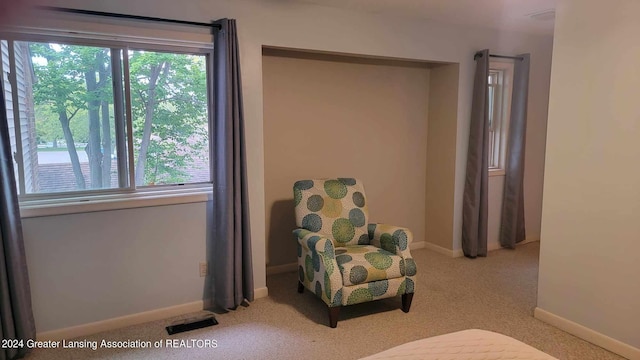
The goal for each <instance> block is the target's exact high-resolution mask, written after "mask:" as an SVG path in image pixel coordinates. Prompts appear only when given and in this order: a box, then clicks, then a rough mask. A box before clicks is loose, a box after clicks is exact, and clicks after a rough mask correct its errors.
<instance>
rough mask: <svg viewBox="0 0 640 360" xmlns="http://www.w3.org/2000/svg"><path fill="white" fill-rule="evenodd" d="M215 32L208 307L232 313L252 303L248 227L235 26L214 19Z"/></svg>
mask: <svg viewBox="0 0 640 360" xmlns="http://www.w3.org/2000/svg"><path fill="white" fill-rule="evenodd" d="M215 23H217V24H220V28H219V29H214V61H213V62H214V69H213V93H214V100H213V101H214V104H212V109H214V122H213V128H212V129H211V134H213V135H212V142H211V143H212V145H211V146H212V147H213V148H212V154H213V161H212V167H213V168H212V171H211V173H212V174H213V208H212V215H211V219H210V221H211V224H212V229H213V231H212V234H211V236H212V238H211V241H210V244H211V246H208V252H209V253H208V254H207V257H208V260H209V263H210V264H212V265H213V266H212V267H213V274H212V276H211V277H210V278H207V280H206V281H207V284H206V287H207V290H206V291H205V303H206V304H207V306H208V307H212V306H215V307H218V308H222V309H234V308H236V307H237V306H238V305H240V304H242V303H243V302H244V301H245V300H248V301H253V298H254V290H253V267H252V258H251V228H250V226H249V198H248V192H247V161H246V151H245V147H246V143H245V136H244V113H243V108H242V81H241V78H240V57H239V48H238V37H237V32H236V21H235V20H231V19H222V20H218V21H216V22H215Z"/></svg>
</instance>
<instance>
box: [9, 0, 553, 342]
mask: <svg viewBox="0 0 640 360" xmlns="http://www.w3.org/2000/svg"><path fill="white" fill-rule="evenodd" d="M42 1H43V2H45V0H42ZM46 2H47V5H52V6H63V7H71V8H79V9H90V10H97V11H108V12H117V13H125V14H139V15H147V16H156V17H168V18H177V19H184V20H193V21H203V22H209V21H211V20H212V19H218V18H222V17H228V18H234V19H237V21H238V36H239V41H240V49H239V51H240V58H241V67H242V80H243V87H242V90H243V94H244V115H245V121H246V139H247V144H248V146H247V149H246V150H247V168H248V169H247V170H248V176H249V200H250V204H251V205H250V215H251V236H252V248H253V271H254V279H255V287H256V289H258V290H261V292H262V293H263V294H264V293H265V292H266V266H265V259H266V255H267V249H266V242H267V239H266V238H265V233H267V230H266V228H267V225H266V224H265V218H266V211H267V207H266V204H265V203H266V193H265V189H266V187H267V186H268V185H267V182H266V181H265V171H266V167H265V163H264V161H265V158H264V150H265V148H264V141H265V139H266V135H265V134H264V131H263V130H264V126H265V125H266V122H265V121H264V118H263V108H264V106H263V96H264V95H265V94H264V93H263V84H262V82H263V70H262V66H263V62H262V58H263V56H262V48H263V46H278V47H286V48H297V49H310V50H320V51H329V52H339V53H352V54H359V55H367V56H383V57H395V58H407V59H419V60H425V61H429V60H430V61H444V62H449V63H459V64H460V72H459V78H458V88H459V90H460V91H459V94H458V104H457V110H458V112H457V113H458V115H457V125H456V126H457V128H456V138H457V141H456V159H455V161H456V166H455V187H454V189H455V194H454V211H453V214H454V220H453V228H454V230H453V237H452V239H451V242H452V243H453V248H454V249H459V248H460V232H461V231H460V229H461V222H462V220H461V218H462V217H461V204H462V191H463V188H464V171H465V164H466V152H467V139H468V134H469V113H470V108H471V91H472V90H471V89H472V86H473V72H474V61H473V53H474V52H475V51H477V50H480V49H483V48H490V49H491V50H492V52H495V53H498V54H507V55H509V54H517V53H522V52H531V63H532V68H531V83H530V90H531V91H530V97H529V124H531V123H532V122H535V123H540V124H545V123H546V111H544V109H546V105H547V97H548V78H549V69H550V66H549V65H550V64H549V59H550V58H551V45H552V37H551V36H538V35H527V34H522V33H516V32H501V31H497V30H491V29H478V28H472V27H465V26H454V25H446V24H441V23H437V22H431V21H426V20H418V19H408V18H399V17H394V16H390V15H388V14H369V13H362V12H355V11H349V10H342V9H335V8H329V7H323V6H315V5H310V4H300V3H294V2H290V1H239V0H233V1H231V0H185V1H175V0H154V1H153V6H149V1H131V0H110V1H101V2H100V1H94V2H87V1H86V0H46ZM50 18H51V15H40V16H37V17H33V18H31V19H30V20H21V21H20V23H21V24H25V25H27V24H29V23H32V24H34V25H36V26H43V27H48V28H62V29H77V30H82V29H84V30H85V31H101V30H106V31H108V32H109V31H110V30H111V29H113V28H112V27H111V28H107V27H106V26H105V24H104V21H100V20H98V19H97V18H94V17H90V18H89V19H87V20H86V21H83V22H81V23H78V22H74V23H70V22H68V21H67V22H61V21H49V19H50ZM45 22H46V23H45ZM115 23H116V25H122V23H123V22H122V21H118V22H115ZM118 27H119V26H118ZM136 28H137V29H136V31H135V32H134V34H141V35H143V36H150V37H159V38H167V37H173V36H176V35H179V37H188V38H194V40H195V39H196V38H197V39H202V40H203V41H210V39H211V36H210V35H209V34H208V32H207V31H206V30H204V31H198V30H196V29H194V28H191V27H190V28H186V29H182V30H181V33H180V34H176V33H175V31H171V33H170V34H168V36H165V35H167V34H166V33H159V32H158V31H157V26H156V25H155V24H153V25H151V24H145V25H143V26H136ZM114 32H117V31H114ZM194 32H198V33H199V34H200V36H196V37H194V36H192V33H194ZM545 84H547V87H546V88H545V86H544V85H545ZM533 89H536V90H535V91H534V90H533ZM532 111H535V113H532ZM530 134H532V133H530ZM535 136H536V137H537V139H538V140H537V143H538V144H540V143H544V133H542V134H540V133H538V134H536V135H535ZM532 143H534V142H532V141H531V138H530V137H529V135H528V136H527V151H529V144H532ZM541 149H542V150H543V148H540V147H539V146H538V148H536V152H535V153H532V154H531V156H533V157H535V158H537V159H542V156H543V151H541ZM526 156H527V161H528V164H532V163H538V166H537V167H536V168H535V169H533V170H532V171H531V173H533V174H536V176H541V173H542V168H541V167H540V166H539V164H540V163H542V160H538V161H537V162H535V161H529V160H530V159H529V154H528V153H527V155H526ZM528 169H529V165H527V168H526V169H525V173H529V170H528ZM528 179H529V178H527V179H525V196H527V195H526V191H527V190H526V188H527V186H528V185H527V184H528ZM534 185H535V186H534V187H532V188H530V190H532V191H531V193H530V194H531V195H530V196H531V198H532V199H539V197H540V193H541V189H542V186H541V182H539V181H538V182H537V183H536V184H534ZM368 190H369V189H368ZM369 191H373V189H370V190H369ZM529 203H531V202H529ZM525 206H528V205H527V200H525ZM536 206H538V205H536ZM193 208H194V209H195V210H196V212H197V214H196V215H197V216H194V214H192V213H190V212H187V211H184V210H183V209H182V208H181V207H167V209H168V210H171V211H167V212H166V213H163V214H164V215H158V214H157V213H156V212H155V210H154V209H153V208H145V209H139V210H138V211H136V212H132V213H123V214H126V216H128V217H130V218H129V219H128V220H130V222H121V221H120V220H119V219H116V221H113V222H110V223H112V224H117V225H118V226H119V227H120V228H121V230H122V232H123V233H124V234H128V236H127V237H126V238H125V239H124V240H125V241H124V243H125V244H126V240H131V241H134V240H135V241H143V242H144V243H145V244H147V246H150V247H156V250H157V252H155V251H154V252H149V253H143V252H141V253H138V254H137V255H138V256H135V257H123V258H121V259H119V260H118V263H117V265H114V266H118V267H121V268H126V269H128V270H129V272H128V275H127V276H128V277H127V279H131V278H135V279H136V281H138V280H139V279H143V280H144V281H146V282H149V283H150V284H149V285H150V286H151V285H153V286H154V287H155V286H157V289H158V290H157V291H155V292H153V293H151V292H148V291H146V289H145V288H140V287H138V288H136V287H128V288H126V290H123V289H122V288H119V287H118V286H117V285H116V284H108V283H103V286H104V287H105V291H107V292H109V293H110V294H112V296H114V297H117V298H119V299H128V301H127V305H128V308H127V309H124V308H121V307H118V306H115V305H109V304H103V305H104V306H101V309H100V310H101V311H99V312H98V311H94V312H91V318H84V317H82V316H79V315H78V313H77V312H76V311H62V310H60V309H51V308H50V307H48V306H46V302H47V298H46V296H49V295H51V294H50V293H49V291H48V290H49V289H50V287H47V286H45V285H43V284H44V283H45V282H46V281H52V280H51V279H60V280H58V281H65V276H66V274H67V273H68V272H69V271H72V270H70V269H73V268H82V266H83V264H87V263H88V264H91V263H96V262H98V261H99V260H100V259H101V255H102V254H101V252H100V251H98V250H97V249H94V248H89V249H87V251H79V250H78V248H76V247H74V246H72V245H73V241H82V239H83V237H84V236H85V235H84V234H85V233H86V231H87V228H86V227H85V224H86V221H85V217H83V216H82V215H81V214H79V215H68V216H65V217H64V219H62V217H57V218H51V219H54V220H55V221H49V219H48V218H34V219H30V221H28V222H27V223H25V225H24V227H25V234H26V235H25V242H26V243H27V244H26V246H27V247H28V250H27V258H28V261H31V263H30V265H31V264H32V263H33V262H36V261H37V259H40V258H43V257H46V256H47V251H48V250H49V248H47V247H41V246H39V245H38V243H39V242H40V241H43V239H39V238H37V237H36V235H35V234H52V236H49V237H48V238H47V239H46V240H47V241H49V242H50V243H52V244H71V245H70V246H68V247H66V249H68V251H63V252H60V253H58V254H57V255H58V257H57V258H56V261H54V262H50V263H46V264H45V263H43V264H41V265H40V266H36V267H33V268H30V272H29V275H30V276H31V278H32V279H33V281H32V290H33V291H34V292H37V293H38V294H40V295H39V296H38V300H37V301H36V303H35V304H34V308H37V309H35V311H36V312H37V313H38V314H39V315H38V316H37V318H36V323H37V324H40V323H42V321H43V320H42V319H44V318H45V317H47V316H53V315H55V317H56V318H57V319H64V321H58V320H56V321H51V322H50V323H48V324H49V326H50V327H48V328H47V329H57V328H60V327H63V326H71V325H80V324H84V323H86V322H89V321H99V320H105V319H109V318H113V317H117V316H125V315H130V314H132V313H135V312H139V311H149V310H154V309H158V308H160V307H164V306H172V305H180V304H182V303H184V302H189V301H196V300H199V299H201V295H202V291H201V289H202V288H203V286H202V282H201V281H198V280H199V279H198V280H196V281H194V282H197V283H199V284H200V286H197V285H196V286H194V287H191V285H189V286H190V287H188V288H184V287H181V285H182V284H192V283H191V280H190V279H189V280H188V281H185V280H184V278H180V279H178V280H176V281H175V282H173V284H174V285H172V286H170V287H167V286H158V285H159V284H162V285H164V284H165V282H164V278H165V277H164V274H160V275H159V276H155V277H149V276H147V273H146V269H148V268H149V266H150V265H149V264H155V263H156V262H157V261H158V258H163V257H166V258H170V259H171V261H172V264H173V265H174V267H180V268H181V269H187V270H185V271H190V273H191V272H192V271H195V272H194V274H195V275H194V276H196V277H197V269H198V264H197V261H196V260H194V259H193V257H192V256H191V255H186V254H181V253H178V252H176V251H174V249H173V248H171V247H157V244H159V243H162V242H164V241H179V242H180V245H181V246H183V247H185V248H188V249H189V251H188V252H189V254H191V252H192V251H200V250H201V249H204V241H205V239H203V238H202V237H201V236H200V230H196V229H198V228H202V227H204V226H206V225H207V224H206V221H205V220H206V218H207V213H206V208H207V207H204V206H201V204H194V205H193ZM539 209H540V208H539V207H538V208H537V209H536V208H535V207H533V208H532V210H531V212H529V213H528V214H527V215H526V216H530V214H535V213H536V212H538V213H539V211H540V210H539ZM93 216H95V217H97V218H98V219H104V221H105V223H106V221H112V220H113V219H112V218H111V215H110V214H109V213H108V212H104V213H94V214H93ZM373 216H374V218H375V219H382V214H380V213H379V211H378V210H377V209H376V210H375V213H373ZM386 220H387V219H385V221H386ZM392 220H393V219H392ZM392 220H391V221H392ZM167 221H168V222H170V223H180V224H183V225H184V226H185V227H186V228H187V229H192V231H191V232H185V233H181V236H179V237H176V236H175V234H174V233H172V232H168V233H166V234H164V236H162V238H161V239H158V238H157V237H156V234H155V233H151V232H144V231H142V229H145V228H148V227H149V226H153V224H154V223H155V222H158V223H163V222H167ZM126 224H134V225H126ZM138 224H143V225H142V226H138ZM125 225H126V227H125ZM534 226H535V225H534ZM530 230H532V227H528V228H527V231H530ZM536 230H539V229H534V231H536ZM54 235H55V236H54ZM92 236H93V239H94V240H95V241H104V242H106V243H108V242H110V241H111V239H110V238H109V234H108V233H106V232H104V233H103V232H100V231H98V232H95V233H94V234H93V235H92ZM123 236H125V235H123ZM176 239H178V240H176ZM291 241H293V240H291ZM29 259H31V260H29ZM167 269H170V268H167ZM191 269H195V270H191ZM108 271H110V270H109V269H108V268H107V269H102V268H95V269H93V270H92V271H88V270H87V269H86V268H83V271H81V272H74V274H76V275H77V277H76V278H75V282H74V283H73V284H81V285H76V286H68V287H65V293H64V294H63V295H64V296H65V299H66V300H67V301H68V302H69V304H70V307H72V308H73V306H81V305H82V304H88V303H92V302H96V301H99V298H100V295H99V294H98V295H94V294H93V293H87V292H85V291H84V288H83V285H82V284H85V283H87V282H91V281H94V279H96V278H102V277H104V276H106V275H105V274H106V273H108ZM167 271H169V270H167ZM172 275H173V274H172ZM185 276H186V275H185ZM198 289H199V290H198ZM175 293H181V294H183V295H184V296H185V298H181V299H177V298H175V297H174V295H175ZM38 326H39V327H38V329H39V331H42V328H41V327H40V325H38Z"/></svg>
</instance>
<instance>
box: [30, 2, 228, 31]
mask: <svg viewBox="0 0 640 360" xmlns="http://www.w3.org/2000/svg"><path fill="white" fill-rule="evenodd" d="M38 9H43V10H49V11H56V12H63V13H70V14H81V15H94V16H104V17H112V18H118V19H127V20H144V21H156V22H166V23H172V24H179V25H190V26H204V27H209V28H214V29H220V24H213V23H211V24H210V23H201V22H195V21H186V20H175V19H165V18H158V17H151V16H140V15H127V14H118V13H110V12H102V11H93V10H82V9H71V8H64V7H56V6H38Z"/></svg>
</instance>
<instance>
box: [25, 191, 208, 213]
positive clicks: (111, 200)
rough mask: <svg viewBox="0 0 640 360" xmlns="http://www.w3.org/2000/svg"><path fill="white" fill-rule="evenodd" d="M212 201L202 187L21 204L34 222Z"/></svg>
mask: <svg viewBox="0 0 640 360" xmlns="http://www.w3.org/2000/svg"><path fill="white" fill-rule="evenodd" d="M210 200H213V189H212V188H211V186H209V187H207V188H204V187H200V188H193V189H180V190H158V191H140V192H136V193H132V194H116V195H103V196H94V197H85V198H77V199H67V200H58V201H56V202H50V203H43V202H39V203H30V202H23V203H21V204H20V216H21V217H22V218H33V217H42V216H54V215H66V214H80V213H88V212H96V211H109V210H123V209H135V208H143V207H151V206H164V205H177V204H190V203H199V202H206V201H210Z"/></svg>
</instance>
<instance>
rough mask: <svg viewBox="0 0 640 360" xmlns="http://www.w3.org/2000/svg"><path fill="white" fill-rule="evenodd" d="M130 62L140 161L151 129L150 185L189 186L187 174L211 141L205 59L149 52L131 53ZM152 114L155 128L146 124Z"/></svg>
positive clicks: (147, 172)
mask: <svg viewBox="0 0 640 360" xmlns="http://www.w3.org/2000/svg"><path fill="white" fill-rule="evenodd" d="M129 59H130V60H129V62H130V73H131V79H132V81H131V92H132V113H133V130H134V139H135V144H136V146H135V150H136V153H135V155H136V158H137V157H138V155H139V153H140V151H141V147H142V146H143V139H144V135H145V126H151V128H150V129H147V132H148V133H149V134H150V136H149V138H148V147H147V148H146V149H145V150H146V151H147V156H146V159H145V160H146V165H145V169H144V183H145V184H162V183H183V182H186V181H188V180H189V175H188V174H187V173H186V171H185V170H186V169H187V168H189V166H190V164H191V163H192V162H193V160H194V159H195V158H196V157H198V156H200V154H201V153H202V151H203V150H206V149H205V147H206V144H207V140H208V136H207V134H208V129H207V87H206V86H207V80H206V68H205V67H206V63H205V59H204V57H203V56H195V55H187V54H171V53H159V52H149V51H130V52H129ZM148 113H149V114H152V118H153V121H152V123H151V124H148V123H146V121H145V120H146V117H147V114H148ZM138 161H140V160H138Z"/></svg>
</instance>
